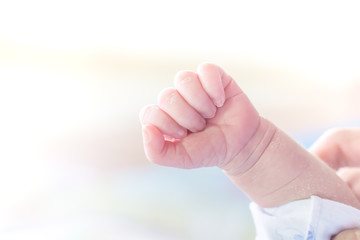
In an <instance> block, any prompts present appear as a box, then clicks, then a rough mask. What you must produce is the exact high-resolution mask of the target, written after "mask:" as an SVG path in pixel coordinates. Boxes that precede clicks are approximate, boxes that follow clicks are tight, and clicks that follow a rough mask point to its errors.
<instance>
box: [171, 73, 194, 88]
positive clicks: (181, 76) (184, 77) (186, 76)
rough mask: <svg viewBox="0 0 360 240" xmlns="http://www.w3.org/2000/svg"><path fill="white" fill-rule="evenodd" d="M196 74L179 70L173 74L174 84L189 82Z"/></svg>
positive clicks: (179, 84)
mask: <svg viewBox="0 0 360 240" xmlns="http://www.w3.org/2000/svg"><path fill="white" fill-rule="evenodd" d="M196 78H197V75H196V73H194V72H191V71H181V72H178V73H177V74H176V76H175V80H174V81H175V86H181V85H183V84H187V83H191V82H192V81H194V80H196Z"/></svg>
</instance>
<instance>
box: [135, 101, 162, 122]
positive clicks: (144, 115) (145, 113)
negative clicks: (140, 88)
mask: <svg viewBox="0 0 360 240" xmlns="http://www.w3.org/2000/svg"><path fill="white" fill-rule="evenodd" d="M158 108H159V107H158V106H157V105H146V106H145V107H143V108H142V109H141V111H140V114H139V118H140V121H141V122H142V123H146V122H147V120H149V116H150V115H151V114H152V113H153V112H154V111H156V110H157V109H158Z"/></svg>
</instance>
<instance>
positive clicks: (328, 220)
mask: <svg viewBox="0 0 360 240" xmlns="http://www.w3.org/2000/svg"><path fill="white" fill-rule="evenodd" d="M250 210H251V213H252V215H253V218H254V222H255V228H256V240H315V239H316V240H330V239H331V237H332V236H333V235H336V234H337V233H339V232H341V231H342V230H345V229H351V228H360V210H358V209H356V208H353V207H351V206H348V205H345V204H342V203H339V202H335V201H331V200H327V199H322V198H320V197H317V196H312V197H311V198H309V199H305V200H298V201H294V202H291V203H288V204H285V205H282V206H279V207H275V208H261V207H260V206H258V205H257V204H255V203H251V204H250Z"/></svg>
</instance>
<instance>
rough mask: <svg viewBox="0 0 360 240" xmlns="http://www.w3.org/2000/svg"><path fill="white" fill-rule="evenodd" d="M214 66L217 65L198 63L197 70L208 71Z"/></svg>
mask: <svg viewBox="0 0 360 240" xmlns="http://www.w3.org/2000/svg"><path fill="white" fill-rule="evenodd" d="M214 68H217V65H215V64H213V63H208V62H204V63H201V64H200V65H199V67H198V70H199V71H209V70H211V69H214Z"/></svg>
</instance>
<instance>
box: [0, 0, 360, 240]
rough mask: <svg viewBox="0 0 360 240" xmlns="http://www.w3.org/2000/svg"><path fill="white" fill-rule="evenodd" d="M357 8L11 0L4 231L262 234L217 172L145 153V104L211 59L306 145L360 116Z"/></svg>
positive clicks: (1, 10)
mask: <svg viewBox="0 0 360 240" xmlns="http://www.w3.org/2000/svg"><path fill="white" fill-rule="evenodd" d="M359 10H360V4H359V3H358V2H357V1H227V0H223V1H200V0H195V1H194V0H192V1H190V0H182V1H159V0H158V1H145V0H138V1H121V0H120V1H114V0H103V1H83V0H71V1H68V0H64V1H39V0H34V1H16V0H14V1H3V2H1V3H0V109H1V117H0V123H1V124H0V144H1V145H0V150H1V151H0V164H1V165H0V189H1V196H2V197H1V198H0V236H2V237H1V239H24V238H26V239H251V238H252V237H253V229H252V223H251V219H250V215H249V212H248V210H247V203H248V202H247V201H248V200H247V199H246V198H245V197H244V196H243V195H242V194H241V193H239V192H238V191H237V190H236V189H235V188H234V187H233V186H232V185H231V183H229V182H228V181H227V179H226V178H225V177H223V176H222V175H221V173H220V172H219V171H217V170H216V169H210V170H209V169H208V170H195V171H180V170H175V169H168V168H162V167H157V166H153V165H151V164H150V163H148V162H147V160H146V159H145V156H144V154H143V150H142V145H141V133H140V124H139V123H138V112H139V110H140V109H141V107H142V106H144V105H146V104H149V103H155V102H156V96H157V94H158V92H159V91H160V90H161V89H162V88H164V87H169V86H171V85H172V81H173V80H172V79H173V76H174V75H175V74H176V72H177V71H179V70H183V69H187V70H195V69H196V67H197V65H198V64H199V63H201V62H204V61H209V62H214V63H217V64H219V65H221V66H222V67H223V68H224V69H225V70H226V71H227V72H228V73H229V74H230V75H232V76H233V77H234V78H235V79H236V81H237V82H238V83H239V85H240V86H242V88H243V90H244V91H245V92H246V93H247V94H248V95H249V97H250V98H251V99H252V100H253V102H254V104H255V106H256V107H257V108H258V110H259V112H260V113H262V115H264V116H265V117H267V118H269V119H271V120H273V121H274V122H275V123H276V124H277V125H278V126H279V127H281V128H283V129H284V130H285V131H287V132H288V133H289V134H291V135H292V136H295V137H298V140H299V141H304V142H306V141H307V142H306V144H310V142H309V141H311V140H314V139H313V138H314V137H315V136H317V135H318V134H320V132H321V131H322V130H325V129H327V128H329V127H333V126H348V125H357V124H358V121H359V119H360V115H359V108H358V103H359V100H360V97H359V94H358V92H359V90H360V81H359V80H360V68H359V66H360V45H359V42H360V33H359V31H358V29H359V24H360V15H359V14H358V13H359ZM204 179H206V180H204ZM219 195H220V196H221V197H219Z"/></svg>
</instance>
